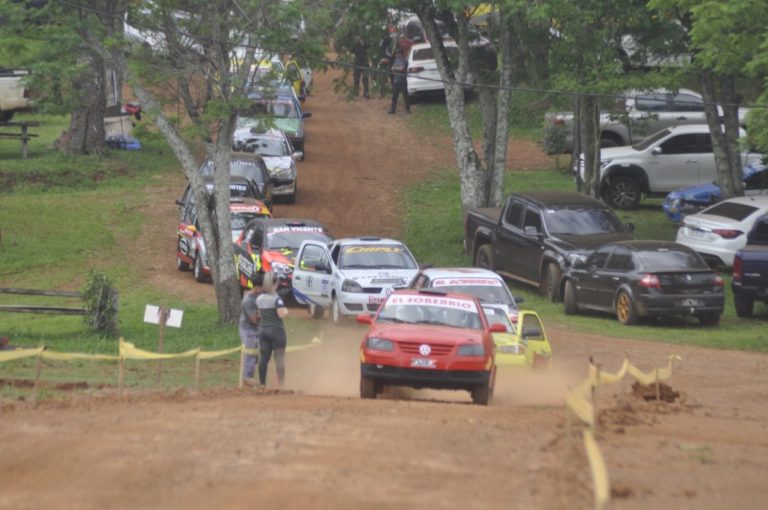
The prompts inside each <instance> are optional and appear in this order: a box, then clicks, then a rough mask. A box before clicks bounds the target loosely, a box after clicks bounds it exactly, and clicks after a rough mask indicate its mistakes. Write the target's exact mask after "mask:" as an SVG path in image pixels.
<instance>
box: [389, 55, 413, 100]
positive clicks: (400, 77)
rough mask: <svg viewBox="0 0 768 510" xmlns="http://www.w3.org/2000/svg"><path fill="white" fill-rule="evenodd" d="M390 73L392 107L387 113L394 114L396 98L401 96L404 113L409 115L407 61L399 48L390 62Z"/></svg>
mask: <svg viewBox="0 0 768 510" xmlns="http://www.w3.org/2000/svg"><path fill="white" fill-rule="evenodd" d="M391 71H392V106H391V107H390V108H389V113H392V114H394V113H395V111H396V110H397V96H398V95H400V94H402V95H403V102H404V103H405V111H406V112H407V113H411V103H410V99H409V98H408V74H407V73H408V60H407V59H406V57H405V52H404V51H403V49H402V48H400V47H398V48H397V50H396V51H395V58H394V60H393V61H392V67H391Z"/></svg>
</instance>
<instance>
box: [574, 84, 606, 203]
mask: <svg viewBox="0 0 768 510" xmlns="http://www.w3.org/2000/svg"><path fill="white" fill-rule="evenodd" d="M578 129H579V140H580V145H581V150H582V151H583V154H584V163H583V164H584V183H583V188H582V190H581V192H582V193H584V194H586V195H589V196H593V197H598V198H599V197H600V105H599V101H598V98H597V96H590V95H582V96H579V124H578ZM574 157H578V155H574Z"/></svg>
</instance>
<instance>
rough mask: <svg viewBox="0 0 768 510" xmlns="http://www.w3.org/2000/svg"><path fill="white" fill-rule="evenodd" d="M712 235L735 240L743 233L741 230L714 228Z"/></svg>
mask: <svg viewBox="0 0 768 510" xmlns="http://www.w3.org/2000/svg"><path fill="white" fill-rule="evenodd" d="M712 233H713V234H717V235H719V236H720V237H722V238H723V239H736V238H737V237H739V236H740V235H741V234H743V233H744V232H742V231H741V230H733V229H730V228H716V229H713V230H712Z"/></svg>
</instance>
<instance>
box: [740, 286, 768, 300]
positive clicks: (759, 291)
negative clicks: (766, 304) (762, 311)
mask: <svg viewBox="0 0 768 510" xmlns="http://www.w3.org/2000/svg"><path fill="white" fill-rule="evenodd" d="M731 290H733V293H734V294H738V295H739V296H743V297H746V298H750V299H757V300H761V301H768V286H765V287H758V286H755V285H743V284H740V283H732V284H731Z"/></svg>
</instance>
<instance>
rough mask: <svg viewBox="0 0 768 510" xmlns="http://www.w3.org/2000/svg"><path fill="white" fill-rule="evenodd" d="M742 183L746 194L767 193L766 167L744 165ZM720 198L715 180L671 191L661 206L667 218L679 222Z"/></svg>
mask: <svg viewBox="0 0 768 510" xmlns="http://www.w3.org/2000/svg"><path fill="white" fill-rule="evenodd" d="M743 183H744V194H745V195H746V196H752V195H768V167H767V166H765V165H764V164H755V163H753V164H750V165H747V166H745V167H744V181H743ZM722 198H723V196H722V192H721V191H720V186H719V185H718V184H717V182H711V183H709V184H700V185H698V186H688V187H685V188H681V189H677V190H675V191H672V192H671V193H670V194H669V195H667V196H666V198H665V199H664V203H663V204H662V205H661V207H662V209H663V210H664V214H666V216H667V218H669V219H670V220H671V221H674V222H675V223H679V222H680V221H681V220H682V219H683V217H685V216H688V215H689V214H694V213H697V212H699V211H701V210H702V209H704V208H705V207H709V206H710V205H712V204H714V203H717V202H719V201H720V200H722Z"/></svg>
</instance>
